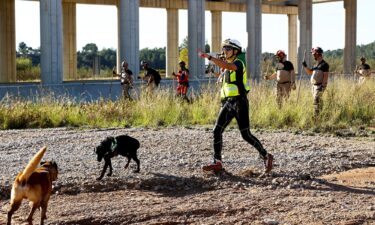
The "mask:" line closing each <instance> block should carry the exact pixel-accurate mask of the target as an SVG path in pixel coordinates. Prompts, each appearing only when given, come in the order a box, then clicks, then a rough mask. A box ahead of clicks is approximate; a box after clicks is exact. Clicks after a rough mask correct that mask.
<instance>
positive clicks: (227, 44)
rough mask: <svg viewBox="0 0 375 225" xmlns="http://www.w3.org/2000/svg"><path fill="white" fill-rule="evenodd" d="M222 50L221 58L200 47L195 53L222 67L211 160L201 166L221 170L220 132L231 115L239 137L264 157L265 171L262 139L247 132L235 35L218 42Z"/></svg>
mask: <svg viewBox="0 0 375 225" xmlns="http://www.w3.org/2000/svg"><path fill="white" fill-rule="evenodd" d="M222 50H223V51H224V55H225V60H222V59H218V58H216V57H213V56H211V55H209V54H207V53H203V52H201V51H199V52H198V56H199V57H201V58H207V59H208V60H210V61H211V62H212V63H214V64H216V65H217V66H219V67H220V68H223V69H224V72H223V81H222V86H221V91H220V97H221V102H222V104H221V109H220V112H219V115H218V118H217V120H216V124H215V127H214V131H213V133H214V134H213V135H214V143H213V147H214V160H213V162H212V163H211V164H208V165H205V166H203V168H202V169H203V170H204V171H214V172H219V171H221V170H222V168H223V166H222V157H221V150H222V147H223V143H222V142H223V137H222V136H223V132H224V129H225V128H226V127H227V126H228V124H229V123H230V122H231V121H232V119H233V118H236V120H237V123H238V127H239V129H240V132H241V136H242V138H243V139H244V140H245V141H247V142H248V143H249V144H250V145H252V146H253V147H255V148H256V149H257V150H258V152H259V154H260V155H261V157H262V159H263V161H264V166H265V172H266V173H268V172H270V171H271V169H272V163H273V156H272V155H271V154H269V153H268V152H267V151H266V150H265V149H264V147H263V145H262V143H261V142H260V141H259V140H258V139H257V138H256V137H255V136H254V135H252V134H251V132H250V120H249V101H248V99H247V93H248V92H249V90H250V87H249V85H248V83H247V75H246V66H245V63H244V62H243V61H241V60H240V59H239V58H238V55H239V54H240V53H241V50H242V47H241V44H240V42H239V41H237V40H235V39H227V40H225V41H223V42H222ZM232 150H234V149H232Z"/></svg>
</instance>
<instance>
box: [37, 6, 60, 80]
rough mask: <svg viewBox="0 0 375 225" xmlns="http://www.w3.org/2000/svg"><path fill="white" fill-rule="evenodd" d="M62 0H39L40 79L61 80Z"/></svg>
mask: <svg viewBox="0 0 375 225" xmlns="http://www.w3.org/2000/svg"><path fill="white" fill-rule="evenodd" d="M61 2H62V0H40V48H41V62H40V64H41V80H42V83H43V84H59V83H62V81H63V53H64V52H63V42H62V33H63V32H62V3H61Z"/></svg>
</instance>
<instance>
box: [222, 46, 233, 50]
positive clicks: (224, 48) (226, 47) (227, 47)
mask: <svg viewBox="0 0 375 225" xmlns="http://www.w3.org/2000/svg"><path fill="white" fill-rule="evenodd" d="M222 50H223V51H230V50H233V48H232V47H230V46H224V47H223V48H222Z"/></svg>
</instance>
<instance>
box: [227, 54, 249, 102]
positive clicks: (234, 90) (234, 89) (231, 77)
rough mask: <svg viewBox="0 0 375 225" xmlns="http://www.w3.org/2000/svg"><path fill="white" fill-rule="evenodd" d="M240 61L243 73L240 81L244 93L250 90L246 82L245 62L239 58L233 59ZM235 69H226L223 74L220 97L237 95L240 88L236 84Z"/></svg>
mask: <svg viewBox="0 0 375 225" xmlns="http://www.w3.org/2000/svg"><path fill="white" fill-rule="evenodd" d="M237 60H238V61H240V62H241V63H242V67H243V75H242V83H243V85H244V88H245V91H246V93H247V92H249V91H250V86H249V85H248V84H247V74H246V66H245V63H244V62H243V61H242V60H240V59H238V58H237V59H235V60H234V61H237ZM236 79H237V76H236V71H234V70H233V71H232V70H226V71H225V74H224V79H223V84H222V86H221V91H220V97H221V99H225V98H228V97H235V96H239V95H240V94H241V93H240V90H239V87H238V86H237V83H238V81H236Z"/></svg>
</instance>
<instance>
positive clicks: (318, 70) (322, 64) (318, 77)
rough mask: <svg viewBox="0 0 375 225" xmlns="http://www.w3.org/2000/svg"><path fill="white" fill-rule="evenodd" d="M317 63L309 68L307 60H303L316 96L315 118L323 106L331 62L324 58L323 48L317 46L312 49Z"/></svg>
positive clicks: (314, 96)
mask: <svg viewBox="0 0 375 225" xmlns="http://www.w3.org/2000/svg"><path fill="white" fill-rule="evenodd" d="M311 54H312V55H313V57H314V59H315V61H316V64H315V65H314V66H313V67H311V68H309V67H307V64H306V61H303V62H302V66H303V67H304V69H305V71H306V73H307V74H308V75H310V76H311V79H310V81H311V84H312V93H313V98H314V119H317V116H318V115H319V113H320V111H321V110H322V108H323V99H322V96H323V93H324V90H325V89H326V88H327V84H328V72H329V64H328V63H327V62H326V61H324V59H323V49H322V48H321V47H315V48H312V49H311Z"/></svg>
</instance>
